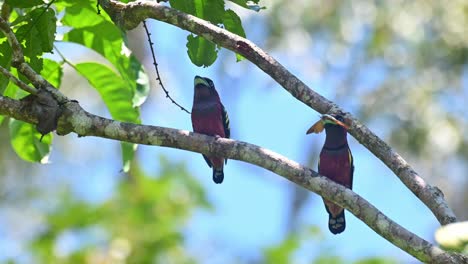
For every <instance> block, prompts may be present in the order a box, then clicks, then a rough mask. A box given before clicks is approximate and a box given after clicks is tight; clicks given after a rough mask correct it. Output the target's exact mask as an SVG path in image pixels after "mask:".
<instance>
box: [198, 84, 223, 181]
mask: <svg viewBox="0 0 468 264" xmlns="http://www.w3.org/2000/svg"><path fill="white" fill-rule="evenodd" d="M191 115H192V127H193V131H195V132H197V133H200V134H205V135H208V136H213V137H223V138H229V137H230V135H231V129H230V127H229V117H228V114H227V111H226V108H224V105H223V104H222V103H221V99H220V98H219V95H218V92H217V91H216V88H215V86H214V83H213V81H212V80H210V79H209V78H206V77H200V76H195V79H194V96H193V107H192V114H191ZM203 158H204V159H205V161H206V163H208V166H209V167H210V168H213V181H214V182H215V183H218V184H219V183H222V182H223V179H224V171H223V168H224V164H225V163H226V162H227V159H224V158H222V157H208V156H206V155H203Z"/></svg>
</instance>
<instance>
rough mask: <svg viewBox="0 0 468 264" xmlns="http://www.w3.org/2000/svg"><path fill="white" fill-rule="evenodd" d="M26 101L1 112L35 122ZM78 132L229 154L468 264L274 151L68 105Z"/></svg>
mask: <svg viewBox="0 0 468 264" xmlns="http://www.w3.org/2000/svg"><path fill="white" fill-rule="evenodd" d="M24 104H25V102H23V101H17V100H13V99H10V98H7V97H2V96H0V114H1V115H6V116H11V117H14V118H16V119H19V120H23V121H26V122H30V123H35V122H37V120H36V119H35V118H34V117H35V116H37V113H29V112H27V111H25V110H24V109H30V108H27V107H25V105H24ZM70 132H75V133H77V134H78V135H81V136H97V137H103V138H109V139H115V140H119V141H126V142H131V143H136V144H145V145H154V146H162V147H170V148H177V149H183V150H188V151H193V152H198V153H203V154H207V155H213V156H224V157H226V158H229V159H235V160H240V161H244V162H248V163H251V164H255V165H257V166H259V167H262V168H264V169H267V170H269V171H272V172H274V173H276V174H278V175H281V176H283V177H284V178H286V179H288V180H290V181H292V182H294V183H296V184H299V185H301V186H303V187H304V188H306V189H308V190H310V191H313V192H315V193H317V194H319V195H321V196H323V197H324V198H326V199H329V200H331V201H333V202H336V203H337V204H339V205H341V206H343V207H344V208H346V209H347V210H348V211H350V212H351V213H353V214H354V215H355V216H356V217H357V218H359V219H361V220H362V221H363V222H364V223H366V224H367V225H368V226H369V227H370V228H372V229H373V230H374V231H375V232H377V233H378V234H380V235H381V236H382V237H384V238H386V239H387V240H388V241H390V242H391V243H393V244H394V245H396V246H397V247H399V248H401V249H402V250H404V251H406V252H408V253H409V254H411V255H413V256H414V257H416V258H417V259H419V260H421V261H424V262H434V263H464V262H463V261H467V260H468V259H467V258H465V257H464V256H462V255H457V254H450V253H447V252H445V251H443V250H441V249H440V248H438V247H436V246H434V245H432V244H431V243H429V242H427V241H426V240H424V239H422V238H420V237H418V236H417V235H415V234H413V233H411V232H409V231H408V230H406V229H405V228H403V227H402V226H400V225H398V224H397V223H396V222H394V221H392V220H391V219H390V218H388V217H387V216H385V215H384V214H383V213H382V212H380V211H379V210H378V209H377V208H375V207H374V206H373V205H372V204H370V203H369V202H367V201H366V200H365V199H364V198H362V197H361V196H359V195H358V194H356V193H354V192H353V191H352V190H350V189H347V188H345V187H343V186H342V185H339V184H336V183H334V182H333V181H330V180H329V179H327V178H326V177H323V176H320V175H319V174H318V173H317V172H315V171H313V170H311V169H309V168H307V167H304V166H302V165H300V164H298V163H297V162H295V161H292V160H289V159H287V158H286V157H283V156H281V155H279V154H277V153H275V152H273V151H270V150H268V149H265V148H262V147H259V146H255V145H252V144H249V143H246V142H241V141H236V140H232V139H224V138H221V139H216V138H214V137H209V136H205V135H201V134H197V133H192V132H189V131H185V130H178V129H172V128H164V127H158V126H145V125H137V124H132V123H123V122H118V121H114V120H110V119H106V118H103V117H99V116H96V115H92V114H90V113H88V112H86V111H85V110H83V109H82V108H81V107H80V106H79V105H78V103H75V102H69V103H66V104H65V105H64V110H63V115H62V117H61V118H60V120H59V126H58V128H57V133H58V134H62V135H63V134H67V133H70Z"/></svg>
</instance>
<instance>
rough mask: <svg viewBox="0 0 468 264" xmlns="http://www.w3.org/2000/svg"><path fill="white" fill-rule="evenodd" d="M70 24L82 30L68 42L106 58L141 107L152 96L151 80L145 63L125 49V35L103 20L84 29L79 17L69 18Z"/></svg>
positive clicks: (68, 36)
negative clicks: (150, 90)
mask: <svg viewBox="0 0 468 264" xmlns="http://www.w3.org/2000/svg"><path fill="white" fill-rule="evenodd" d="M67 10H68V8H67ZM64 19H65V18H64ZM76 20H78V21H76ZM64 23H65V22H64ZM66 23H67V25H69V26H75V25H76V24H77V25H79V27H81V28H77V29H73V30H71V31H70V32H68V33H67V34H65V35H64V40H65V41H70V42H75V43H78V44H82V45H83V46H86V47H88V48H91V49H93V50H94V51H96V52H98V53H99V54H101V55H103V56H104V57H105V58H106V59H107V60H108V61H109V62H110V63H111V64H113V65H114V67H115V68H116V69H117V71H118V72H119V74H120V75H121V77H122V79H123V80H124V82H125V83H126V86H127V87H129V88H130V90H131V91H132V96H133V97H134V98H133V99H132V100H133V102H134V106H140V105H141V104H142V103H143V102H145V100H146V98H147V97H148V94H149V82H148V81H147V77H146V78H145V77H144V76H143V75H146V73H145V72H144V69H143V66H142V65H141V63H140V62H139V61H138V60H137V59H136V57H135V56H133V55H132V54H131V53H130V52H129V50H128V48H126V46H125V45H124V42H123V35H122V32H121V31H120V30H119V29H118V28H117V27H116V26H115V25H114V24H112V23H111V22H109V21H107V20H103V21H102V22H101V23H99V24H96V25H93V26H89V27H84V26H83V24H82V23H81V21H79V18H78V17H76V18H74V19H71V18H67V20H66ZM102 32H106V34H102Z"/></svg>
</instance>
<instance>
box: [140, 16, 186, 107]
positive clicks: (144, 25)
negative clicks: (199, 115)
mask: <svg viewBox="0 0 468 264" xmlns="http://www.w3.org/2000/svg"><path fill="white" fill-rule="evenodd" d="M143 27H144V28H145V31H146V35H147V36H148V44H149V47H150V49H151V55H152V57H153V65H154V69H155V71H156V81H158V82H159V86H161V88H162V89H163V91H164V92H165V93H166V98H169V100H171V102H172V103H173V104H175V105H177V106H178V107H180V110H182V111H185V112H187V114H190V111H188V110H187V109H185V108H184V107H183V106H181V105H180V104H178V103H177V102H176V101H175V100H174V99H172V97H171V96H170V95H169V92H168V91H167V90H166V88H165V87H164V85H163V83H162V80H161V76H160V75H159V69H158V63H157V62H156V56H155V55H154V49H153V44H154V43H153V41H151V33H150V32H149V30H148V27H147V26H146V21H144V20H143Z"/></svg>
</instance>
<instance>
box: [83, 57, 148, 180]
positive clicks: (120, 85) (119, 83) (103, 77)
mask: <svg viewBox="0 0 468 264" xmlns="http://www.w3.org/2000/svg"><path fill="white" fill-rule="evenodd" d="M75 68H76V70H77V71H78V72H79V73H80V74H81V75H83V76H84V77H85V78H86V79H87V80H88V81H89V83H90V84H91V85H92V86H93V87H94V88H95V89H96V90H97V91H98V92H99V94H100V95H101V97H102V99H103V101H104V103H105V104H106V106H107V108H108V109H109V112H110V114H111V116H112V118H113V119H115V120H119V121H126V122H132V123H137V124H138V123H140V118H139V116H140V112H139V110H138V108H136V107H134V102H133V98H134V95H133V92H134V91H133V90H132V88H131V87H129V86H128V85H126V82H125V81H124V80H123V79H122V77H121V76H119V75H118V74H117V73H116V72H114V71H112V70H111V69H110V68H108V67H107V66H105V65H103V64H99V63H94V62H88V63H80V64H77V65H75ZM121 148H122V160H123V171H124V172H128V171H129V169H130V162H131V160H132V159H133V156H134V153H135V151H136V148H137V145H136V144H131V143H126V142H121Z"/></svg>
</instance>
